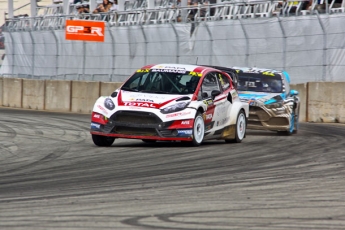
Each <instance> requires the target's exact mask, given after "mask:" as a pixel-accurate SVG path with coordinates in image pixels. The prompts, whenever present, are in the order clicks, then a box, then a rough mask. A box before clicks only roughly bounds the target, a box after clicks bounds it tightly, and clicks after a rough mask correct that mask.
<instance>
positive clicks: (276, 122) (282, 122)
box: [267, 117, 289, 126]
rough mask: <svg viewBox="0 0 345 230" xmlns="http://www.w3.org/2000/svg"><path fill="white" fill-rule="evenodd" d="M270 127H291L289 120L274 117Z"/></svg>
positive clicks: (270, 121)
mask: <svg viewBox="0 0 345 230" xmlns="http://www.w3.org/2000/svg"><path fill="white" fill-rule="evenodd" d="M267 124H268V125H282V126H284V125H289V120H288V118H286V117H273V118H271V119H270V120H269V121H268V122H267Z"/></svg>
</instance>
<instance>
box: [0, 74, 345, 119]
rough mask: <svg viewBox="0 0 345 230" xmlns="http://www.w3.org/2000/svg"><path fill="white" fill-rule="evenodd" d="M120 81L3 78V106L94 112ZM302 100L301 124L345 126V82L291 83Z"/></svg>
mask: <svg viewBox="0 0 345 230" xmlns="http://www.w3.org/2000/svg"><path fill="white" fill-rule="evenodd" d="M121 85H122V83H121V82H82V81H62V80H31V79H30V80H29V79H24V80H23V79H17V78H0V103H1V104H0V105H2V106H5V107H13V108H25V109H36V110H48V111H60V112H76V113H91V111H92V108H93V105H94V103H95V101H96V99H97V98H98V97H99V96H107V95H110V94H111V93H112V92H114V90H116V89H117V88H119V87H120V86H121ZM291 89H295V90H297V91H298V92H299V97H300V100H301V107H300V121H301V122H305V121H309V122H341V123H345V90H344V89H345V82H309V83H304V84H292V85H291Z"/></svg>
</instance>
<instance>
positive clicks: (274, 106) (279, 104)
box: [265, 102, 283, 109]
mask: <svg viewBox="0 0 345 230" xmlns="http://www.w3.org/2000/svg"><path fill="white" fill-rule="evenodd" d="M265 107H266V108H267V109H276V108H281V107H283V103H281V102H276V103H272V104H268V105H265Z"/></svg>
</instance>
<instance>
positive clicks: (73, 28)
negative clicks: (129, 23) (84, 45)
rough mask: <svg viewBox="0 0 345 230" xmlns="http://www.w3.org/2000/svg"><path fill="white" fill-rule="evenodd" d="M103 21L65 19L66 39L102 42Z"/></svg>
mask: <svg viewBox="0 0 345 230" xmlns="http://www.w3.org/2000/svg"><path fill="white" fill-rule="evenodd" d="M104 32H105V31H104V22H98V21H86V20H85V21H81V20H66V28H65V34H66V40H80V41H95V42H104Z"/></svg>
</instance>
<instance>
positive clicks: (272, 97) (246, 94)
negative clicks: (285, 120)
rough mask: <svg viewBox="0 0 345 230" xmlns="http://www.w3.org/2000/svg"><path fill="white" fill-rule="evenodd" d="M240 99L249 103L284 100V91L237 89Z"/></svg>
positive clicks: (257, 103)
mask: <svg viewBox="0 0 345 230" xmlns="http://www.w3.org/2000/svg"><path fill="white" fill-rule="evenodd" d="M238 93H239V97H240V100H241V101H243V102H248V103H249V104H250V105H255V104H256V105H267V104H272V103H276V102H280V101H283V100H284V93H266V92H252V91H239V92H238Z"/></svg>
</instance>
